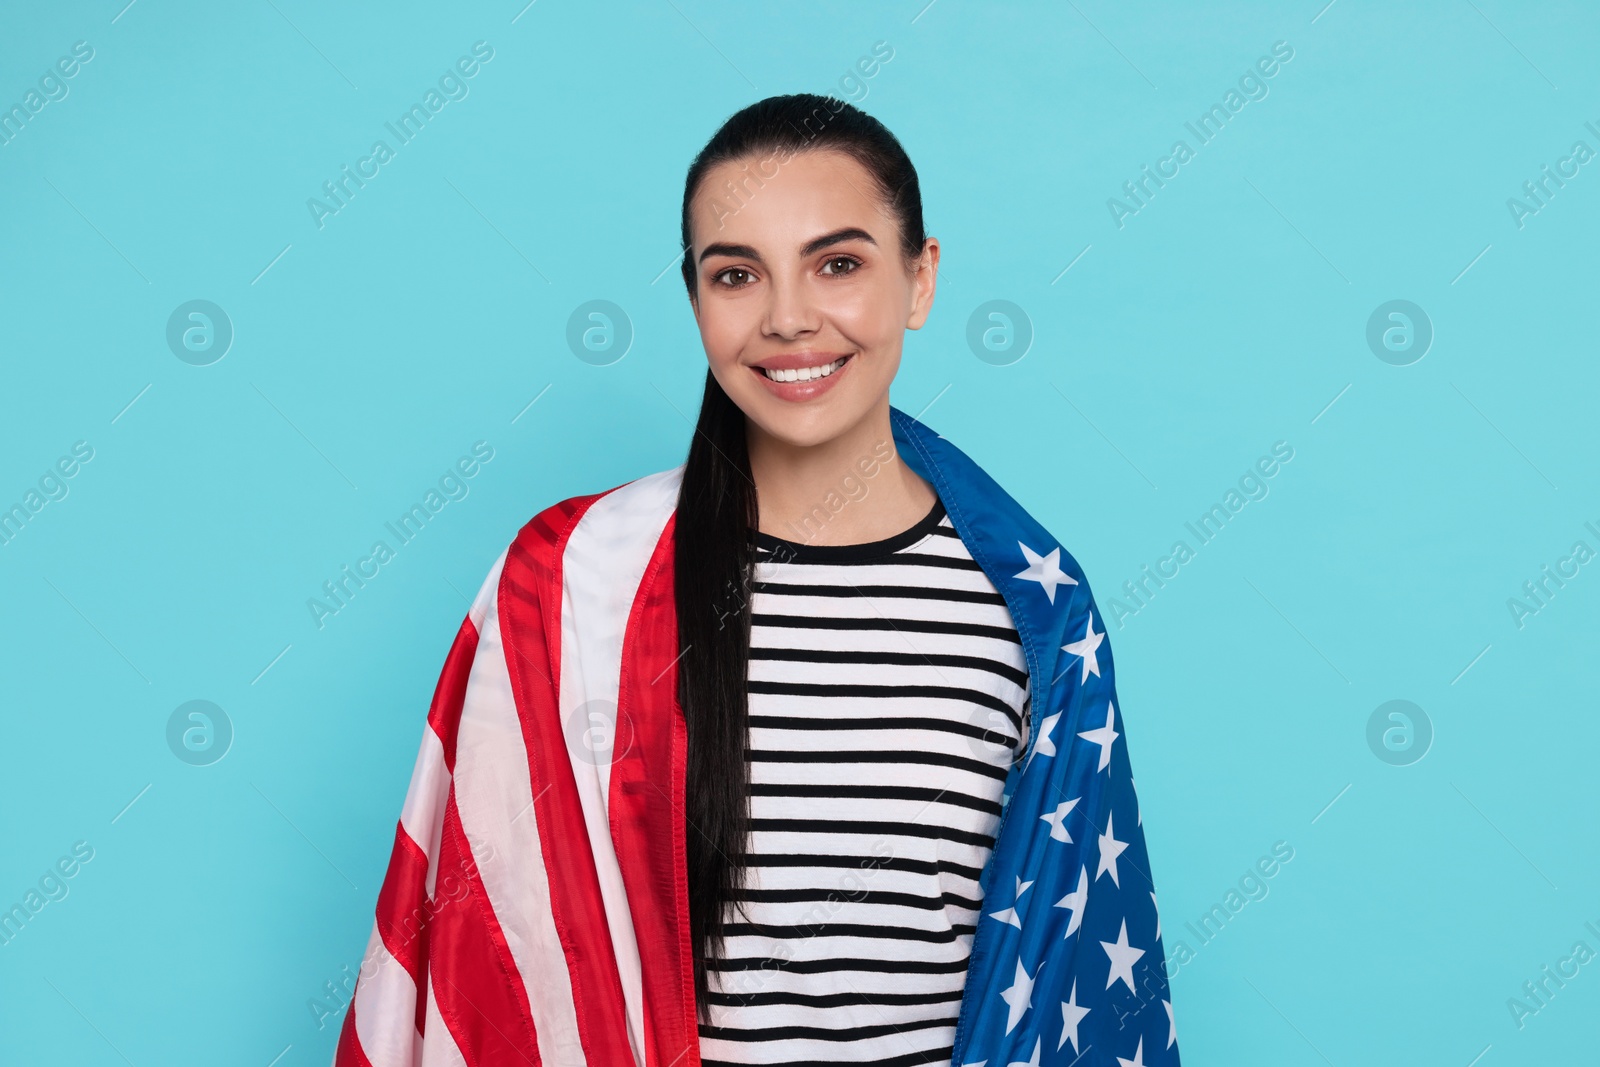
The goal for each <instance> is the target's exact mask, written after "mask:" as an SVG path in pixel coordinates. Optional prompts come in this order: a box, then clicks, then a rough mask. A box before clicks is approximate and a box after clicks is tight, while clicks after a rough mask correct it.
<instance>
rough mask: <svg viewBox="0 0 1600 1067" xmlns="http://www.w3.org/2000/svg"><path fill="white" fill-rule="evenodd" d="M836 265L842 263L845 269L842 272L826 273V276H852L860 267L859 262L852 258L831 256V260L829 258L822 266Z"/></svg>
mask: <svg viewBox="0 0 1600 1067" xmlns="http://www.w3.org/2000/svg"><path fill="white" fill-rule="evenodd" d="M838 263H843V264H844V265H845V269H844V270H833V271H827V272H826V273H828V274H853V273H854V272H855V269H856V268H857V267H859V266H860V265H861V261H860V260H858V259H856V258H855V257H853V256H833V257H832V258H830V259H829V260H828V261H827V262H826V263H825V264H824V266H833V265H834V264H838Z"/></svg>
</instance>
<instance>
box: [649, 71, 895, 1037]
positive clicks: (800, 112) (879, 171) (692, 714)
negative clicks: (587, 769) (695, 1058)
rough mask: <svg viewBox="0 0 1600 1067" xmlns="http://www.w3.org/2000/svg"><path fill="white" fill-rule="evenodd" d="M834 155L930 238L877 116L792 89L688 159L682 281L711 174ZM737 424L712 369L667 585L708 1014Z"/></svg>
mask: <svg viewBox="0 0 1600 1067" xmlns="http://www.w3.org/2000/svg"><path fill="white" fill-rule="evenodd" d="M818 149H832V150H834V151H839V152H844V153H846V154H847V155H849V156H851V157H852V158H854V159H855V160H856V161H857V162H859V163H860V164H861V165H862V166H863V167H864V168H865V169H866V170H867V171H868V173H870V174H871V175H872V176H873V178H874V179H875V181H876V182H877V185H878V191H879V193H880V195H881V196H882V197H883V200H884V202H885V204H886V206H887V207H888V208H889V209H890V211H891V213H892V214H894V215H895V216H896V218H897V219H898V220H899V223H900V246H901V251H902V253H903V254H904V256H905V258H906V259H907V260H908V261H910V260H914V259H916V257H918V256H919V255H920V254H921V252H922V246H923V243H924V241H925V239H926V235H925V234H924V232H923V222H922V193H921V189H920V187H919V186H918V184H917V171H916V168H914V167H913V166H912V165H911V160H910V159H909V158H908V157H907V156H906V153H905V149H903V148H902V147H901V146H900V142H899V141H897V140H896V139H895V136H894V134H892V133H890V132H889V131H888V129H887V128H885V127H884V125H883V124H882V123H881V122H879V121H878V120H877V119H875V118H873V117H872V116H870V115H868V114H866V113H865V112H863V111H861V110H859V109H858V108H856V107H854V106H853V105H851V104H849V103H847V102H845V101H843V100H839V99H838V98H836V97H829V96H817V95H815V94H811V93H797V94H793V95H788V96H771V97H768V98H767V99H765V100H761V101H759V102H757V103H754V104H751V105H750V106H749V107H747V108H745V109H744V110H742V111H740V112H738V113H737V114H735V115H733V116H732V117H731V118H729V119H728V120H727V121H726V122H725V123H723V124H722V128H721V129H719V130H717V132H716V134H715V136H713V137H712V138H711V140H710V141H709V142H708V143H707V144H706V146H705V147H704V148H703V149H701V150H700V154H699V155H697V156H695V158H694V162H693V163H692V164H690V166H689V174H688V177H687V179H686V180H685V181H684V189H683V248H684V256H683V281H684V284H685V285H686V286H688V289H689V296H690V298H691V299H696V300H697V299H698V291H699V290H698V287H697V279H698V277H699V272H698V269H697V265H696V262H695V249H694V248H693V247H692V243H693V233H692V230H691V227H690V205H691V203H692V202H693V200H694V198H695V195H696V194H697V192H698V191H699V187H700V184H701V182H702V181H703V180H704V179H705V176H706V173H707V172H708V171H709V170H711V169H712V168H713V167H715V166H717V165H718V164H720V163H724V162H728V161H730V160H735V161H737V160H749V161H750V162H751V165H750V166H749V167H748V168H747V170H746V177H745V178H744V179H743V181H742V182H741V183H739V184H738V185H734V184H732V183H730V184H729V185H728V186H727V194H726V196H725V200H724V203H723V204H722V207H723V208H724V209H728V210H737V209H738V207H740V206H742V205H743V202H744V197H747V196H751V195H754V194H757V193H758V190H759V188H760V186H761V185H762V184H763V179H767V180H770V179H771V178H773V177H775V176H776V173H777V172H776V170H775V169H773V168H774V167H778V166H781V165H782V164H783V163H784V162H786V161H787V160H788V159H789V158H790V157H791V156H792V155H793V154H794V153H797V152H801V151H807V150H818ZM758 514H759V513H758V510H757V506H756V489H755V482H754V480H753V479H752V477H751V474H750V454H749V451H748V449H747V447H746V438H745V416H744V412H743V411H741V410H740V409H739V407H738V405H736V404H735V403H734V402H733V401H732V400H731V399H730V398H729V397H728V394H727V393H726V392H724V391H723V389H722V386H721V385H719V384H718V383H717V380H716V378H715V377H714V376H713V375H712V374H711V372H710V370H707V371H706V387H705V395H704V397H703V398H702V399H701V401H700V418H699V421H698V422H697V423H696V424H695V430H694V439H693V441H692V442H691V443H690V446H689V458H688V462H687V464H686V466H685V468H684V472H683V483H682V486H681V487H680V488H679V491H678V505H677V512H676V518H675V520H674V521H675V524H676V525H675V535H674V536H675V538H676V543H675V545H674V558H673V562H674V568H675V574H676V583H677V584H676V589H675V591H674V593H675V597H676V604H677V613H678V642H679V647H680V648H681V649H682V650H683V652H682V656H681V658H680V659H679V661H678V703H679V706H680V707H682V708H683V711H684V718H685V722H686V726H687V732H688V767H687V783H686V785H687V792H686V796H685V808H686V810H685V812H684V817H685V821H686V824H687V825H686V827H685V831H686V841H687V853H688V856H687V860H688V879H689V931H690V937H691V940H692V943H693V945H694V986H695V1000H696V1003H697V1004H698V1006H699V1016H700V1018H701V1020H702V1021H704V1020H706V1019H707V1016H708V1005H707V979H706V961H707V959H710V958H715V957H719V956H721V954H722V950H723V917H724V909H725V907H726V905H727V904H728V902H729V901H732V900H734V899H735V896H736V894H737V893H738V892H739V890H740V889H741V888H742V887H743V885H744V881H745V868H744V861H745V845H746V834H747V833H748V829H749V796H750V777H749V764H748V763H747V761H746V748H747V745H748V741H749V724H748V717H747V716H748V703H747V698H746V689H745V686H746V683H747V681H748V677H749V674H748V672H749V663H750V594H751V589H750V575H751V569H752V564H753V562H754V558H755V543H754V539H753V534H754V531H755V530H756V529H757V524H758Z"/></svg>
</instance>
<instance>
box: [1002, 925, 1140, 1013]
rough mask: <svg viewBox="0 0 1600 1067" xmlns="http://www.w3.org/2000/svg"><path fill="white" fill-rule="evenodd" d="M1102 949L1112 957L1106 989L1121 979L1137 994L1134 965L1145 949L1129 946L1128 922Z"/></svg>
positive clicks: (1102, 944) (1102, 945)
mask: <svg viewBox="0 0 1600 1067" xmlns="http://www.w3.org/2000/svg"><path fill="white" fill-rule="evenodd" d="M1100 947H1101V948H1103V949H1105V950H1106V955H1107V956H1110V957H1111V973H1110V974H1109V975H1107V976H1106V988H1107V989H1110V988H1111V987H1112V986H1113V985H1115V984H1116V981H1117V979H1118V978H1120V979H1122V980H1123V981H1124V982H1125V983H1127V986H1128V992H1130V993H1133V992H1135V990H1134V988H1133V965H1134V964H1135V963H1137V962H1139V957H1140V956H1143V955H1144V949H1142V948H1134V947H1133V946H1131V945H1129V944H1128V920H1127V919H1123V920H1122V930H1121V931H1120V932H1118V934H1117V939H1116V940H1115V941H1102V942H1100ZM1008 1032H1009V1031H1008Z"/></svg>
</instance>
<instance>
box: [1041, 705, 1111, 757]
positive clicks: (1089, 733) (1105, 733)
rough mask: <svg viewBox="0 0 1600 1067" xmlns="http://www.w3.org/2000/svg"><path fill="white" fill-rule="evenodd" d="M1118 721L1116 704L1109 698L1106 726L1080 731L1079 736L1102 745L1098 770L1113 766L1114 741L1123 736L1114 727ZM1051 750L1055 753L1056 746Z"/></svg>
mask: <svg viewBox="0 0 1600 1067" xmlns="http://www.w3.org/2000/svg"><path fill="white" fill-rule="evenodd" d="M1116 721H1117V708H1116V705H1114V704H1112V703H1111V702H1110V701H1109V700H1108V701H1106V724H1105V725H1104V726H1096V727H1095V728H1094V729H1093V730H1082V731H1079V733H1078V736H1079V737H1081V738H1083V739H1084V740H1085V741H1093V742H1094V743H1095V744H1097V745H1099V746H1100V765H1099V766H1098V767H1096V768H1095V770H1097V771H1103V770H1105V769H1106V768H1107V767H1109V766H1111V745H1112V742H1114V741H1116V739H1117V738H1119V737H1121V736H1122V735H1121V734H1119V733H1117V731H1116V730H1115V729H1114V725H1115V723H1116ZM1050 752H1051V754H1052V755H1054V754H1055V748H1054V746H1052V747H1051V749H1050Z"/></svg>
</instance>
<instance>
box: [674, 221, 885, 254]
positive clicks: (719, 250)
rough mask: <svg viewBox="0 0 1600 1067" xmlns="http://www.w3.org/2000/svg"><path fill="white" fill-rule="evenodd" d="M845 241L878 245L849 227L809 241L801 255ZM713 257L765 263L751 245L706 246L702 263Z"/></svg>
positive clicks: (855, 227)
mask: <svg viewBox="0 0 1600 1067" xmlns="http://www.w3.org/2000/svg"><path fill="white" fill-rule="evenodd" d="M845 241H865V242H867V243H868V244H869V245H874V246H875V245H877V243H878V242H877V241H874V240H873V239H872V234H870V233H868V232H867V231H866V230H863V229H861V227H859V226H847V227H845V228H844V229H842V230H835V231H833V232H832V233H826V234H823V235H822V236H821V237H814V238H812V239H811V240H809V241H807V242H806V244H805V246H804V247H803V248H801V249H800V255H801V256H802V257H804V256H809V255H812V254H814V253H817V252H820V251H822V250H823V249H824V248H829V247H831V246H833V245H836V244H842V243H844V242H845ZM712 256H732V257H734V258H736V259H752V260H755V261H756V262H757V263H761V262H763V260H762V258H761V253H759V252H757V251H756V250H755V249H754V248H752V247H750V246H749V245H736V244H727V243H725V242H719V243H713V244H709V245H706V247H705V249H704V250H703V251H701V253H700V262H702V263H704V262H705V261H706V260H707V259H710V258H711V257H712Z"/></svg>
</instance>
